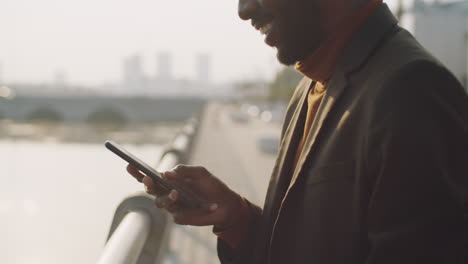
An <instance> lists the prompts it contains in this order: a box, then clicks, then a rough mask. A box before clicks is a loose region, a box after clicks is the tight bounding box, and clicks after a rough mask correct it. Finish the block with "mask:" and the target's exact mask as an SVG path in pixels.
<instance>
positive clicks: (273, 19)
mask: <svg viewBox="0 0 468 264" xmlns="http://www.w3.org/2000/svg"><path fill="white" fill-rule="evenodd" d="M369 1H372V0H239V6H238V13H239V17H240V18H241V19H243V20H251V23H252V26H254V27H255V28H256V29H262V28H263V30H264V31H265V32H264V33H265V42H266V43H267V44H268V45H270V46H272V47H275V48H276V49H277V53H278V54H277V56H278V60H279V61H280V62H281V63H283V64H285V65H293V64H295V63H296V62H298V61H301V60H304V59H305V58H306V57H307V56H308V55H309V54H311V53H313V51H314V50H315V49H317V48H318V47H319V45H320V41H321V40H323V39H324V38H325V37H326V36H327V35H328V34H329V33H330V32H333V31H334V30H337V29H338V26H339V24H340V22H341V21H343V19H345V18H346V17H347V16H349V15H350V14H352V13H353V12H354V11H355V10H356V9H357V8H359V7H360V6H361V5H363V4H365V3H367V2H369ZM265 29H267V30H265ZM127 171H128V172H129V173H130V174H131V175H132V176H133V177H135V178H136V179H137V180H138V181H139V182H142V183H144V185H145V188H146V190H147V192H148V193H149V194H153V195H155V196H156V197H157V198H156V206H158V207H159V208H164V209H165V210H167V211H168V212H169V213H171V215H172V216H173V218H174V221H175V222H176V223H177V224H182V225H193V226H208V225H214V226H215V227H216V228H219V229H226V228H229V227H230V226H232V225H233V223H235V222H236V221H237V218H236V217H237V216H238V215H239V214H238V212H239V210H240V208H241V205H242V198H241V197H240V195H238V194H237V193H236V192H234V191H233V190H231V189H230V188H229V187H228V186H226V185H225V184H224V183H223V182H222V181H221V180H219V179H218V178H217V177H215V176H214V175H212V174H211V173H210V172H209V171H208V170H207V169H205V168H203V167H199V166H184V165H179V166H177V167H175V168H174V169H173V170H171V171H167V172H164V173H163V178H164V179H166V180H167V181H169V182H170V183H172V184H174V185H176V186H179V187H180V188H181V189H183V190H184V191H186V192H188V193H190V194H191V195H192V196H194V197H196V198H197V199H199V200H200V201H201V203H202V206H201V208H199V209H187V208H183V207H181V206H179V205H178V203H177V199H178V197H179V194H178V192H177V191H176V190H172V191H170V192H167V191H164V190H162V189H161V188H158V187H157V186H155V185H154V183H153V181H152V180H151V178H149V177H148V176H145V175H144V174H143V173H141V172H140V171H138V170H137V169H136V168H134V167H132V166H131V165H129V166H128V167H127Z"/></svg>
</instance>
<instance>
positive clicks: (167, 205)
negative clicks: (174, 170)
mask: <svg viewBox="0 0 468 264" xmlns="http://www.w3.org/2000/svg"><path fill="white" fill-rule="evenodd" d="M178 196H179V195H178V193H177V191H176V190H172V191H171V192H170V193H169V194H168V195H164V196H161V197H158V198H157V199H156V201H155V204H156V206H157V207H158V208H163V209H166V210H167V211H169V212H170V213H173V212H175V211H177V210H178V209H179V207H178V206H177V205H176V202H177V200H178Z"/></svg>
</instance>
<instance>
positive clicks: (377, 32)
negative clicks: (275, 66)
mask: <svg viewBox="0 0 468 264" xmlns="http://www.w3.org/2000/svg"><path fill="white" fill-rule="evenodd" d="M397 22H398V21H397V20H396V19H395V17H394V16H393V15H392V13H391V12H390V10H389V9H388V6H387V5H386V4H383V5H382V6H381V7H379V8H377V10H376V11H375V12H374V13H372V14H371V15H370V16H369V18H368V19H367V20H366V21H365V22H364V23H363V25H362V26H361V28H360V29H359V30H358V31H357V32H356V34H355V35H354V37H353V39H352V40H351V42H350V44H349V45H348V47H347V48H346V50H345V52H344V54H343V56H342V59H341V61H340V63H339V64H338V65H337V68H336V70H335V73H334V74H333V76H332V79H331V80H330V82H329V84H328V88H327V91H326V93H325V96H324V98H323V100H322V102H321V104H320V107H319V110H318V111H317V114H316V117H315V120H314V122H313V123H312V127H311V130H310V132H309V136H308V137H307V139H306V142H305V144H304V148H303V150H302V153H301V156H300V159H299V160H298V163H297V166H296V169H295V170H294V174H293V177H292V179H291V184H290V185H289V189H291V188H292V187H293V186H294V185H295V184H296V182H297V179H298V177H300V175H301V172H302V171H303V170H304V169H305V166H304V165H305V164H306V161H307V160H308V158H309V156H310V155H311V153H312V152H313V149H314V146H315V145H316V142H317V137H318V136H319V133H320V131H321V129H322V126H323V124H324V122H325V120H326V119H327V117H328V115H329V113H330V111H331V110H332V108H333V107H334V105H335V103H336V102H337V101H338V99H339V98H340V96H341V95H342V93H343V91H344V89H345V88H346V86H347V85H348V75H349V74H350V73H352V72H355V71H357V70H358V69H359V68H360V67H361V66H362V65H363V64H364V63H365V61H367V59H368V58H369V57H370V56H371V55H372V53H373V51H374V50H375V49H376V48H377V47H379V46H380V44H381V43H382V42H383V41H384V40H385V37H386V36H389V35H392V34H391V32H394V31H395V30H398V27H395V25H396V24H397ZM289 189H288V192H289Z"/></svg>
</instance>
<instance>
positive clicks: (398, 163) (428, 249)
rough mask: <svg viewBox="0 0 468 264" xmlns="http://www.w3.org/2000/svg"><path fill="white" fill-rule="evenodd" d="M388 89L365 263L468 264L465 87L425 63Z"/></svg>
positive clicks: (374, 150) (374, 162)
mask: <svg viewBox="0 0 468 264" xmlns="http://www.w3.org/2000/svg"><path fill="white" fill-rule="evenodd" d="M384 87H385V88H384V89H383V90H382V92H381V94H380V95H379V96H377V97H376V98H377V100H376V102H375V103H376V104H377V105H376V106H375V107H374V109H378V110H376V112H375V113H373V116H374V117H373V119H372V120H373V121H372V126H370V128H369V129H370V130H371V134H370V135H371V136H369V148H368V153H367V157H368V158H367V159H368V161H369V162H368V165H367V166H368V169H369V172H370V173H369V178H370V182H371V186H372V187H371V191H370V204H369V207H368V212H367V223H366V226H367V233H368V241H369V252H370V253H369V255H368V257H367V261H366V263H367V264H384V263H400V264H405V263H408V264H409V263H425V264H431V263H434V264H435V263H466V262H464V261H468V259H466V256H464V255H465V254H466V252H468V248H467V245H466V241H467V240H468V232H467V229H468V222H467V211H466V208H467V207H466V205H467V204H466V201H467V197H468V196H467V195H468V99H467V95H466V92H465V91H464V90H463V88H462V87H461V85H460V84H459V83H458V81H457V80H456V79H455V78H454V77H453V76H452V75H451V74H450V73H449V72H448V71H447V70H445V69H444V68H443V67H441V66H438V65H437V64H435V63H433V62H425V61H418V62H414V63H411V64H409V65H407V66H405V67H404V68H403V69H402V70H400V71H399V72H398V73H397V74H396V75H395V76H394V77H393V78H391V80H390V81H389V82H388V83H387V84H386V85H384ZM464 258H465V259H464Z"/></svg>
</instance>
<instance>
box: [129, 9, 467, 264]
mask: <svg viewBox="0 0 468 264" xmlns="http://www.w3.org/2000/svg"><path fill="white" fill-rule="evenodd" d="M239 16H240V17H241V18H242V19H244V20H250V21H251V22H252V25H253V26H254V28H255V29H257V30H260V31H261V32H262V33H263V34H264V35H265V42H266V44H268V45H270V46H272V47H274V48H275V49H276V50H277V57H278V60H279V61H280V62H281V63H283V64H285V65H295V67H296V69H297V70H298V71H299V72H301V73H302V74H303V75H304V78H303V80H302V81H301V82H300V83H299V85H298V86H297V88H296V90H295V93H294V95H293V97H292V99H291V101H290V104H289V107H288V110H287V113H286V118H285V122H284V126H283V130H282V137H281V146H280V151H279V154H278V159H277V162H276V165H275V167H274V169H273V173H272V176H271V180H270V185H269V188H268V192H267V197H266V200H265V204H264V205H263V206H261V207H260V206H257V205H254V204H252V203H250V202H249V201H248V197H245V198H244V197H241V196H240V195H238V194H237V193H236V192H235V191H233V190H231V189H230V188H229V187H227V186H226V185H225V184H223V183H222V182H221V181H220V180H218V178H216V177H215V176H214V175H212V174H211V173H210V172H209V171H208V170H207V169H206V168H203V167H197V166H184V165H180V166H178V167H176V168H175V169H174V170H172V171H168V172H165V173H164V177H165V178H166V179H167V180H169V181H171V182H172V183H174V184H177V185H179V186H181V187H182V188H184V189H186V190H187V191H189V192H191V193H192V194H193V195H195V196H196V197H198V198H199V199H200V200H202V201H203V206H202V208H200V209H196V210H193V209H187V208H183V207H181V206H179V205H178V203H177V199H178V193H177V191H175V190H173V191H171V192H169V193H164V192H161V190H158V188H156V187H155V185H154V184H153V183H152V182H151V180H150V179H149V178H148V177H145V176H144V175H143V174H142V173H140V172H139V171H137V170H136V169H135V168H133V167H128V171H129V172H130V173H131V174H132V175H133V176H134V177H135V178H137V179H138V180H139V181H142V182H143V183H144V184H145V186H146V188H147V190H148V192H149V193H152V194H156V195H157V197H158V198H157V200H156V203H157V205H158V206H159V207H161V208H165V209H166V210H168V211H169V212H170V213H171V214H172V215H173V217H174V220H175V222H176V223H179V224H185V225H197V226H200V225H213V226H214V228H213V231H214V233H215V235H217V236H218V253H219V257H220V260H221V262H222V263H255V264H257V263H259V264H267V263H268V264H284V263H288V264H296V263H297V264H299V263H317V264H342V263H356V264H357V263H360V264H363V263H367V264H382V263H399V264H402V263H412V264H413V263H425V264H428V263H468V258H467V254H468V253H467V252H468V247H467V241H468V216H467V205H468V203H467V201H468V97H467V95H466V92H465V91H464V89H463V87H462V86H461V85H460V83H459V82H458V81H457V80H456V79H455V78H454V76H453V75H452V74H451V73H450V72H449V71H448V70H447V69H446V68H445V67H444V66H443V65H442V64H441V63H440V62H439V61H438V60H437V59H436V58H434V57H433V56H432V55H431V54H430V53H428V52H427V51H426V50H425V49H424V48H423V47H422V46H421V45H420V44H419V43H418V42H417V41H416V40H415V39H414V37H413V36H412V35H411V34H410V33H408V32H407V31H406V30H405V29H403V28H401V27H399V26H398V21H397V20H396V19H395V17H394V16H393V15H392V13H391V12H390V10H389V9H388V7H387V5H386V4H385V3H382V1H380V0H239ZM447 30H450V29H447Z"/></svg>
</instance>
